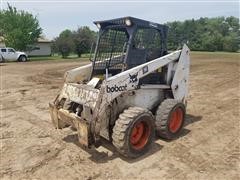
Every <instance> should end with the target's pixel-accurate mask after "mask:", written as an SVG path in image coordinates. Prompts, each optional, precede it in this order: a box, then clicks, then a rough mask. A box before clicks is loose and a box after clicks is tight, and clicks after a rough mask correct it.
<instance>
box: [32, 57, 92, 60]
mask: <svg viewBox="0 0 240 180" xmlns="http://www.w3.org/2000/svg"><path fill="white" fill-rule="evenodd" d="M29 60H30V61H59V60H61V61H64V60H65V61H67V60H83V61H86V60H89V58H85V57H81V58H79V57H77V56H68V57H67V58H62V56H46V57H43V56H41V57H29Z"/></svg>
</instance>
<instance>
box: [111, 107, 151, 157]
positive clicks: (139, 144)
mask: <svg viewBox="0 0 240 180" xmlns="http://www.w3.org/2000/svg"><path fill="white" fill-rule="evenodd" d="M154 131H155V125H154V118H153V115H152V113H151V112H150V111H148V110H146V109H143V108H140V107H130V108H128V109H126V110H124V112H123V113H122V114H120V116H119V118H118V119H117V121H116V123H115V126H114V128H113V135H112V139H113V145H114V146H115V147H116V149H117V150H118V152H120V153H121V154H122V155H123V156H125V157H131V158H136V157H139V156H141V155H143V154H144V153H146V152H147V151H148V149H149V148H150V146H151V145H152V143H153V140H154Z"/></svg>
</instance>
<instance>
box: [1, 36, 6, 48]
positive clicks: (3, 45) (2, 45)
mask: <svg viewBox="0 0 240 180" xmlns="http://www.w3.org/2000/svg"><path fill="white" fill-rule="evenodd" d="M1 47H6V45H5V43H4V38H3V37H2V36H0V48H1Z"/></svg>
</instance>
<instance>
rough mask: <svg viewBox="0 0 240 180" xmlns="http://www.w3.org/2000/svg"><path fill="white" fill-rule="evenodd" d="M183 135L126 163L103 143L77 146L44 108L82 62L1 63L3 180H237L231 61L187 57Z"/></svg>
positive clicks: (236, 86)
mask: <svg viewBox="0 0 240 180" xmlns="http://www.w3.org/2000/svg"><path fill="white" fill-rule="evenodd" d="M191 59H192V60H191V74H190V94H189V100H188V107H187V114H188V115H187V118H186V123H185V127H184V130H183V133H182V135H181V137H180V138H178V139H176V140H174V141H164V140H162V139H159V138H157V139H156V141H155V144H154V145H153V148H152V149H151V151H150V152H149V153H147V154H146V155H144V156H143V157H141V158H138V159H135V160H130V159H126V158H123V157H121V156H120V155H119V154H118V153H117V152H116V151H115V150H114V148H113V147H112V146H111V144H109V143H107V142H106V143H104V145H103V146H101V147H99V148H98V149H96V150H95V149H91V150H86V149H83V148H81V147H79V144H78V142H77V138H76V133H75V132H73V131H72V130H71V129H69V128H66V129H64V130H55V129H54V128H53V126H52V124H51V120H50V116H49V112H48V102H50V101H52V100H53V99H54V98H55V96H56V94H57V92H58V91H59V89H60V87H61V85H62V81H63V73H64V72H65V71H66V70H68V69H71V68H73V67H77V66H79V65H82V64H84V63H85V62H79V61H78V62H76V61H38V62H27V63H17V62H16V63H4V64H0V68H1V81H2V83H1V89H2V90H1V99H0V101H1V102H0V110H1V121H0V132H1V134H0V142H1V157H0V178H1V179H236V180H237V179H240V173H239V172H240V152H239V144H240V141H239V132H240V131H239V129H240V126H239V98H240V97H239V96H240V72H239V68H240V57H239V55H237V54H215V55H214V54H211V53H193V54H192V56H191Z"/></svg>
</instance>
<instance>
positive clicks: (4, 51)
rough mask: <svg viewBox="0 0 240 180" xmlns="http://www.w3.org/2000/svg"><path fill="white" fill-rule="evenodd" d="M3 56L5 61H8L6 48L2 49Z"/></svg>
mask: <svg viewBox="0 0 240 180" xmlns="http://www.w3.org/2000/svg"><path fill="white" fill-rule="evenodd" d="M1 55H2V57H3V58H4V59H5V60H8V57H7V49H6V48H1Z"/></svg>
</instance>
